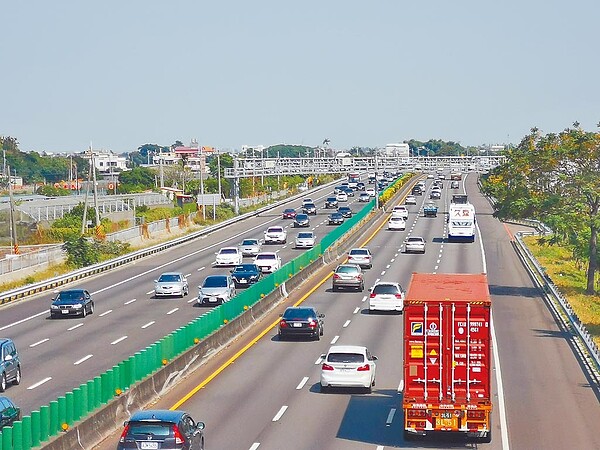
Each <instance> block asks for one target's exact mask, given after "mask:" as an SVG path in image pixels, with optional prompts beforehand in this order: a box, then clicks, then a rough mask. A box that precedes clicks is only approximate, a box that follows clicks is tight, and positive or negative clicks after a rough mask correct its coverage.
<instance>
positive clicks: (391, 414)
mask: <svg viewBox="0 0 600 450" xmlns="http://www.w3.org/2000/svg"><path fill="white" fill-rule="evenodd" d="M394 414H396V408H392V409H390V413H389V414H388V416H387V419H386V421H385V425H386V426H388V427H389V426H390V425H391V424H392V421H393V420H394Z"/></svg>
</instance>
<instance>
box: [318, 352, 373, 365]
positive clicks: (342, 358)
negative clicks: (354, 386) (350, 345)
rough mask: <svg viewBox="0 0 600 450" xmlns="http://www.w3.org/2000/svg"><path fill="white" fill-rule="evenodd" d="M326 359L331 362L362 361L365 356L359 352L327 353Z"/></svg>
mask: <svg viewBox="0 0 600 450" xmlns="http://www.w3.org/2000/svg"><path fill="white" fill-rule="evenodd" d="M327 361H328V362H332V363H362V362H364V361H365V357H364V355H361V354H360V353H330V354H329V355H327Z"/></svg>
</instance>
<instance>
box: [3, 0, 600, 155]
mask: <svg viewBox="0 0 600 450" xmlns="http://www.w3.org/2000/svg"><path fill="white" fill-rule="evenodd" d="M0 11H1V14H2V17H3V20H2V28H1V29H2V32H1V33H0V58H1V59H0V61H1V62H2V64H1V68H0V93H1V95H0V135H2V136H12V137H15V138H16V139H17V140H18V142H19V144H20V149H21V150H22V151H30V150H35V151H38V152H41V151H46V152H79V151H83V150H85V149H86V148H88V147H89V146H90V144H91V145H93V147H94V148H101V149H106V150H113V151H115V152H117V153H122V152H130V151H135V150H136V149H137V148H138V147H139V146H140V145H142V144H145V143H156V144H159V145H171V144H172V143H174V142H175V141H176V140H180V141H182V142H184V143H185V144H188V143H189V142H190V141H191V140H192V139H197V140H198V142H199V143H200V144H201V145H207V146H214V147H217V148H219V149H223V150H235V149H239V148H240V147H241V146H242V145H273V144H278V143H286V144H299V145H309V146H317V145H320V144H321V143H322V142H323V140H324V139H329V140H330V142H331V143H330V146H331V147H332V148H336V149H349V148H351V147H354V146H360V147H384V146H385V145H386V144H387V143H392V142H402V141H405V140H409V139H417V140H422V141H427V140H429V139H442V140H447V141H455V142H460V143H461V144H462V145H465V146H466V145H475V146H477V145H484V144H501V143H508V142H512V143H515V144H516V143H518V142H519V141H520V140H521V139H522V138H523V136H525V135H526V134H528V133H529V131H530V129H531V128H532V127H538V128H539V129H540V130H541V131H542V132H543V133H550V132H559V131H561V130H563V129H565V128H567V127H570V126H572V124H573V122H575V121H579V122H580V123H581V126H582V127H583V128H584V129H586V130H588V131H594V130H597V128H596V124H598V122H599V121H600V111H599V109H598V106H599V105H600V58H599V57H598V51H599V49H598V44H599V43H600V32H599V31H598V25H597V20H598V17H600V2H599V1H598V0H572V1H570V2H564V1H558V0H503V1H491V0H477V1H475V0H454V1H449V0H419V1H403V0H379V1H355V0H344V1H342V0H328V1H314V0H304V1H302V2H289V1H281V0H277V1H275V0H255V1H247V0H245V1H234V0H229V1H228V0H221V1H218V2H214V1H206V0H204V1H203V0H171V1H158V0H118V1H116V0H104V1H102V2H85V1H81V0H76V1H75V0H64V1H61V0H58V1H56V2H48V1H47V0H44V1H42V0H30V1H26V2H10V3H9V2H3V5H2V6H1V7H0Z"/></svg>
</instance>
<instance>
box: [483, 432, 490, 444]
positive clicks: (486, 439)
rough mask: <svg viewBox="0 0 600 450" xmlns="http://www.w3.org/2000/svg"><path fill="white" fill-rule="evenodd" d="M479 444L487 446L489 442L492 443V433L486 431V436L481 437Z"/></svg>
mask: <svg viewBox="0 0 600 450" xmlns="http://www.w3.org/2000/svg"><path fill="white" fill-rule="evenodd" d="M480 441H481V442H483V443H484V444H489V443H490V442H492V431H491V430H490V431H488V434H487V436H485V437H482V438H481V439H480Z"/></svg>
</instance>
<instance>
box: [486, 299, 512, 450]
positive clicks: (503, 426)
mask: <svg viewBox="0 0 600 450" xmlns="http://www.w3.org/2000/svg"><path fill="white" fill-rule="evenodd" d="M490 324H491V331H492V345H493V346H494V347H493V353H494V365H495V366H496V384H497V385H498V409H499V411H498V414H499V415H500V434H501V435H502V448H503V450H509V448H510V446H509V439H508V422H507V421H506V408H505V406H504V386H503V385H502V372H501V371H500V355H499V352H498V342H497V341H496V330H495V328H494V318H493V316H492V312H491V311H490Z"/></svg>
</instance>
